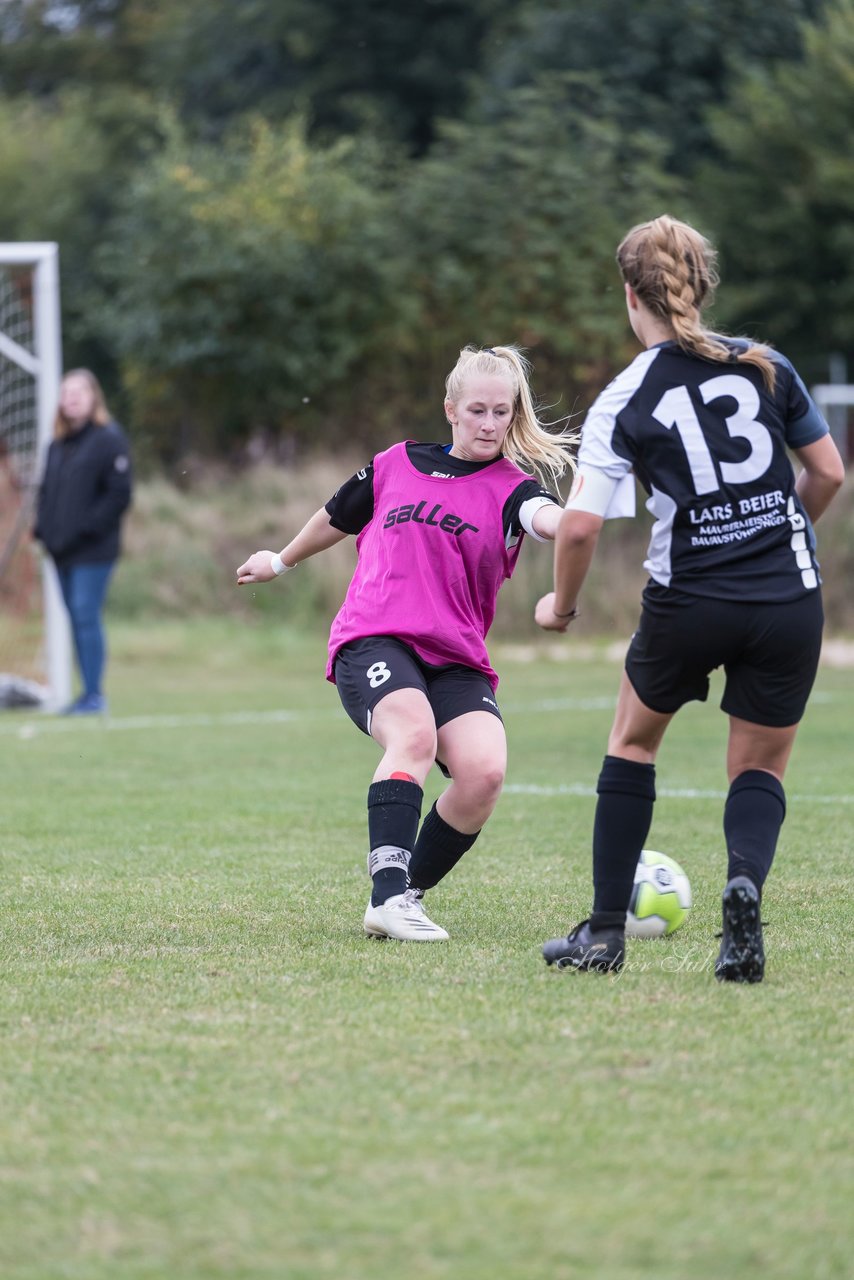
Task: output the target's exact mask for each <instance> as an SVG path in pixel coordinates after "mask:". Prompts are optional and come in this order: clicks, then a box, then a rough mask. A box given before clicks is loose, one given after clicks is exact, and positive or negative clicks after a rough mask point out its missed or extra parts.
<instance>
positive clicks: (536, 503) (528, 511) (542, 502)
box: [519, 493, 557, 542]
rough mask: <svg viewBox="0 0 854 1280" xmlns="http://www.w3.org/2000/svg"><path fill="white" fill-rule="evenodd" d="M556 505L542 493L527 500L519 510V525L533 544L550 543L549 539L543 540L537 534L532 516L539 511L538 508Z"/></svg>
mask: <svg viewBox="0 0 854 1280" xmlns="http://www.w3.org/2000/svg"><path fill="white" fill-rule="evenodd" d="M553 506H557V503H556V502H555V501H554V500H553V499H552V498H547V497H546V496H545V494H544V493H538V494H537V496H536V497H535V498H528V500H527V501H526V502H523V503H522V505H521V507H520V508H519V524H520V525H521V526H522V528H523V529H524V530H525V532H526V533H529V534H530V535H531V537H532V538H533V539H534V541H535V542H550V541H551V539H550V538H544V537H543V535H542V534H541V533H537V531H536V529H535V528H534V516H535V514H536V513H537V512H538V511H539V510H540V507H553Z"/></svg>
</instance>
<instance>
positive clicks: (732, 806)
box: [724, 769, 786, 894]
mask: <svg viewBox="0 0 854 1280" xmlns="http://www.w3.org/2000/svg"><path fill="white" fill-rule="evenodd" d="M785 817H786V793H785V791H784V790H783V785H782V783H781V782H779V781H778V780H777V778H775V777H774V775H773V773H766V772H765V771H764V770H763V769H747V770H746V771H745V772H744V773H740V774H739V775H738V777H737V778H734V779H733V781H732V784H731V786H730V789H729V794H728V796H727V800H726V805H725V806H724V836H725V837H726V847H727V879H728V880H732V878H733V877H734V876H747V878H748V879H749V880H752V881H753V883H754V884H755V885H756V888H757V889H758V890H759V892H760V894H761V892H762V886H763V885H764V884H765V880H766V879H767V876H768V872H769V871H770V870H771V863H772V862H773V861H774V854H775V852H776V850H777V840H778V839H779V836H780V828H781V827H782V825H783V820H784V818H785Z"/></svg>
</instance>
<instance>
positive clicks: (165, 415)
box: [98, 119, 399, 452]
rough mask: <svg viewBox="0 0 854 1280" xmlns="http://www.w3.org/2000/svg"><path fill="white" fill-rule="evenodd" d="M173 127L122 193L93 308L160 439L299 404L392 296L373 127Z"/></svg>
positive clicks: (192, 435)
mask: <svg viewBox="0 0 854 1280" xmlns="http://www.w3.org/2000/svg"><path fill="white" fill-rule="evenodd" d="M167 134H168V137H167V142H166V145H165V146H164V147H163V149H162V150H161V151H160V152H159V153H158V154H157V155H156V156H155V157H153V159H152V161H151V163H150V164H149V165H147V166H146V167H145V168H144V169H142V170H140V171H139V172H138V173H137V175H136V177H135V179H134V180H133V181H132V182H131V183H129V184H128V187H127V189H126V190H125V191H124V192H122V193H121V194H120V197H119V202H118V203H119V207H118V212H117V215H116V219H115V222H114V227H113V237H112V240H111V242H110V243H109V244H108V245H107V246H106V247H105V249H104V251H103V252H102V254H101V255H100V258H99V269H100V273H101V276H102V278H103V280H104V281H105V286H106V282H109V286H110V287H109V290H107V288H106V287H105V294H107V293H109V296H108V297H105V302H104V305H103V306H102V308H101V311H100V316H99V321H98V323H99V326H100V328H101V331H102V333H103V336H104V340H105V341H107V340H111V341H112V342H113V344H114V347H115V350H116V352H117V355H118V357H119V359H120V360H121V362H122V365H123V369H124V375H125V380H126V384H127V386H128V387H129V389H130V393H131V396H132V408H133V412H134V414H135V416H136V418H137V420H138V421H139V422H140V423H141V424H142V425H143V426H144V428H145V429H146V430H147V431H148V432H149V433H150V435H151V436H153V437H154V438H155V440H157V441H159V444H160V446H161V448H162V450H163V451H164V452H168V447H169V440H170V438H172V439H176V438H177V439H179V442H180V448H181V449H182V450H184V449H186V448H188V447H192V446H194V445H198V444H207V445H210V443H211V440H212V439H213V440H214V441H216V442H217V443H218V444H219V445H220V447H222V446H223V445H225V444H227V443H228V441H229V439H231V438H235V437H236V438H237V439H242V438H243V436H244V435H245V433H246V429H247V425H248V424H252V423H254V424H260V425H264V424H267V425H269V426H274V427H275V426H276V425H277V423H278V421H279V419H280V417H281V416H282V415H283V414H284V413H286V412H289V413H291V414H292V415H298V414H299V413H300V411H301V410H302V408H303V406H310V405H311V404H312V402H313V401H314V400H315V398H317V397H318V396H321V395H323V394H324V393H325V391H326V389H327V387H328V386H329V385H330V384H334V383H336V382H339V383H340V382H342V381H343V380H344V379H345V378H346V377H347V376H348V374H349V373H350V372H351V370H352V369H353V367H354V366H355V365H356V364H357V363H359V362H360V361H363V360H364V359H365V358H366V357H367V354H368V353H369V352H370V351H371V350H372V349H374V348H376V347H377V346H378V345H379V344H380V343H381V342H382V339H383V336H384V334H385V333H386V332H387V331H388V329H389V328H390V326H391V325H393V324H394V322H395V319H396V307H397V303H398V298H399V293H398V291H397V289H396V284H397V276H396V272H395V263H394V258H393V256H391V255H389V254H388V252H387V226H388V221H389V216H390V201H389V195H388V189H387V179H386V178H385V174H384V173H383V170H382V168H381V164H385V163H386V162H385V161H380V159H379V158H378V157H377V155H376V153H375V150H374V149H373V148H372V147H371V146H370V144H369V143H365V144H359V143H356V142H352V141H347V140H342V141H340V142H337V143H335V144H334V145H332V146H330V147H328V148H320V147H313V148H312V147H309V145H308V144H307V142H306V139H305V133H304V129H303V127H302V125H301V123H300V122H299V121H298V120H294V121H292V122H291V123H290V124H288V125H287V126H283V127H280V128H275V127H273V126H271V125H269V124H268V123H266V122H264V121H263V120H260V119H257V120H254V121H253V122H251V124H248V125H247V126H246V127H244V128H241V129H240V130H238V131H236V132H235V133H233V134H231V135H229V136H228V138H226V139H225V140H224V141H223V143H222V144H221V145H210V144H201V143H195V144H194V143H191V142H189V141H187V139H186V137H185V136H184V134H183V132H182V130H181V128H180V126H178V125H177V124H175V123H174V122H173V123H172V124H170V125H168V127H167ZM128 245H133V248H134V252H133V254H129V253H127V252H126V249H125V246H128ZM305 416H306V417H308V415H307V414H306V415H305ZM308 420H309V421H310V420H311V419H310V417H309V418H308ZM179 433H180V435H179Z"/></svg>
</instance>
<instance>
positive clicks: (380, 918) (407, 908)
mask: <svg viewBox="0 0 854 1280" xmlns="http://www.w3.org/2000/svg"><path fill="white" fill-rule="evenodd" d="M365 933H366V934H367V935H368V937H369V938H397V939H398V941H400V942H447V941H448V935H447V933H446V932H445V930H444V929H443V928H441V926H440V925H438V924H434V923H433V921H432V920H431V919H430V918H429V916H428V915H427V912H426V911H425V910H424V907H423V905H422V903H421V899H420V898H419V897H418V891H417V890H416V889H407V890H406V892H405V893H399V894H397V895H396V896H395V897H393V898H387V899H386V901H385V902H384V903H383V904H382V906H380V907H374V906H372V905H371V903H370V902H369V903H368V909H367V911H366V912H365Z"/></svg>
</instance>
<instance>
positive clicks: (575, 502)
mask: <svg viewBox="0 0 854 1280" xmlns="http://www.w3.org/2000/svg"><path fill="white" fill-rule="evenodd" d="M657 355H658V348H656V347H651V348H649V349H648V350H646V351H643V352H641V354H640V355H638V356H636V357H635V359H634V360H633V361H632V363H631V364H630V365H629V366H628V367H627V368H626V369H624V370H623V372H622V373H620V374H618V375H617V377H616V378H615V379H614V380H613V382H611V383H609V384H608V386H607V387H606V388H605V390H604V391H602V392H601V393H600V394H599V395H598V396H597V397H596V400H595V401H594V402H593V405H592V406H591V408H590V412H589V413H588V415H587V417H586V419H585V421H584V426H583V427H582V428H581V446H580V448H579V450H578V474H577V475H576V477H575V483H574V484H573V486H572V492H571V493H570V495H569V499H568V501H567V504H566V506H567V510H570V511H587V512H589V513H590V514H591V515H596V516H601V517H602V519H603V520H615V519H617V518H619V517H620V516H633V515H634V514H635V479H634V476H633V475H632V463H631V459H630V458H628V457H624V456H623V455H622V454H621V453H618V452H617V451H616V449H615V448H614V431H615V428H616V426H617V422H618V420H619V418H620V415H621V414H622V413H623V410H624V409H625V408H626V406H627V405H628V404H629V402H630V400H631V399H632V397H633V396H634V394H635V392H636V391H637V390H638V388H639V387H640V385H641V383H642V382H643V380H644V378H645V377H646V375H647V373H648V371H649V368H650V366H651V365H652V364H653V362H654V361H655V359H656V356H657Z"/></svg>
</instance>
